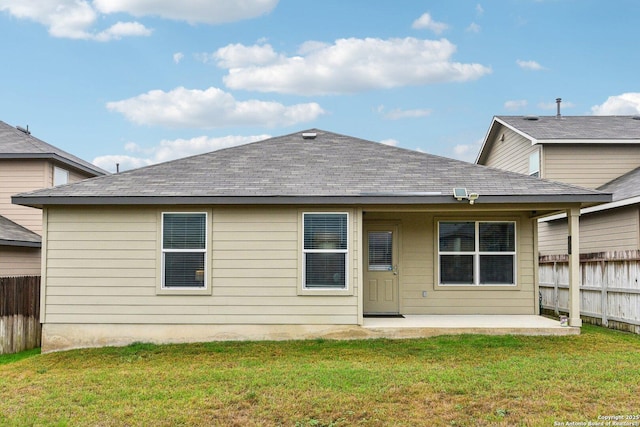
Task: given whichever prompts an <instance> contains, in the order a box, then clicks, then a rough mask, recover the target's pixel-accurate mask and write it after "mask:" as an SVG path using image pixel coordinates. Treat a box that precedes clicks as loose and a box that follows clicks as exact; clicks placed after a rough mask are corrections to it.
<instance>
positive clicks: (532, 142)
mask: <svg viewBox="0 0 640 427" xmlns="http://www.w3.org/2000/svg"><path fill="white" fill-rule="evenodd" d="M496 121H497V122H498V123H500V124H501V125H502V126H504V127H506V128H507V129H510V130H512V131H514V132H515V133H517V134H518V135H520V136H522V137H524V138H527V139H528V140H530V141H531V145H536V144H537V143H538V140H537V139H536V138H534V137H532V136H531V135H529V134H528V133H526V132H523V131H521V130H520V129H518V128H516V127H513V126H511V125H510V124H508V123H507V122H504V121H502V120H500V119H499V118H496Z"/></svg>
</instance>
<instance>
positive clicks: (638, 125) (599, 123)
mask: <svg viewBox="0 0 640 427" xmlns="http://www.w3.org/2000/svg"><path fill="white" fill-rule="evenodd" d="M495 118H496V119H498V121H501V122H504V123H505V124H506V125H508V126H509V127H512V128H514V129H518V130H519V131H521V132H524V133H526V134H527V135H529V136H530V137H531V138H532V139H535V140H537V141H538V142H544V141H545V140H627V141H636V142H640V116H561V117H559V118H558V117H556V116H496V117H495Z"/></svg>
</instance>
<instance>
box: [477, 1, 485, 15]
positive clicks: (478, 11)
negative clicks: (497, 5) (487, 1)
mask: <svg viewBox="0 0 640 427" xmlns="http://www.w3.org/2000/svg"><path fill="white" fill-rule="evenodd" d="M476 14H477V15H478V16H482V15H484V9H483V8H482V5H480V4H479V3H478V4H477V5H476Z"/></svg>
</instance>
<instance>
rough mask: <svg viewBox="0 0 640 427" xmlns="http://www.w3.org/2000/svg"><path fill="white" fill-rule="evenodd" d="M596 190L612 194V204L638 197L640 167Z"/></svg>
mask: <svg viewBox="0 0 640 427" xmlns="http://www.w3.org/2000/svg"><path fill="white" fill-rule="evenodd" d="M598 190H600V191H604V192H606V193H613V201H614V202H617V201H619V200H625V199H630V198H632V197H638V196H640V167H637V168H636V169H634V170H632V171H631V172H627V173H626V174H624V175H622V176H619V177H618V178H616V179H614V180H612V181H609V182H607V183H606V184H604V185H602V186H600V187H598Z"/></svg>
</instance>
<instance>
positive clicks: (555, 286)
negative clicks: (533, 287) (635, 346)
mask: <svg viewBox="0 0 640 427" xmlns="http://www.w3.org/2000/svg"><path fill="white" fill-rule="evenodd" d="M539 265H540V269H539V284H540V293H541V297H542V302H541V305H542V308H543V309H545V310H550V311H553V312H554V313H555V314H556V315H558V314H559V313H560V312H564V313H566V312H568V310H569V259H568V256H567V255H546V256H541V257H540V259H539ZM639 281H640V251H637V250H634V251H618V252H597V253H590V254H581V255H580V279H579V282H580V314H581V316H582V318H583V319H584V320H585V321H586V322H589V323H595V324H598V325H602V326H606V327H609V328H613V329H622V330H626V331H630V332H635V333H637V334H640V283H639Z"/></svg>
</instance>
